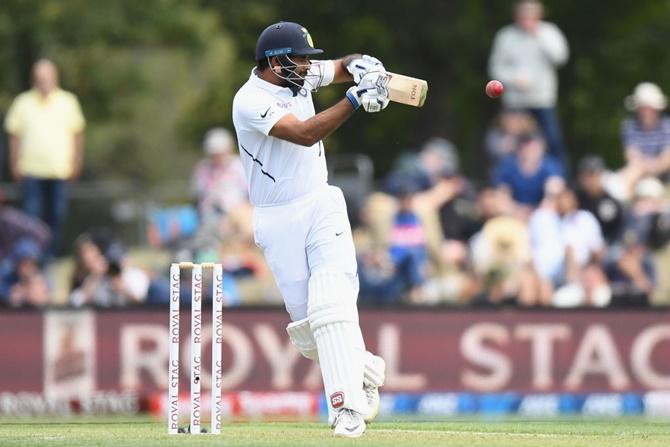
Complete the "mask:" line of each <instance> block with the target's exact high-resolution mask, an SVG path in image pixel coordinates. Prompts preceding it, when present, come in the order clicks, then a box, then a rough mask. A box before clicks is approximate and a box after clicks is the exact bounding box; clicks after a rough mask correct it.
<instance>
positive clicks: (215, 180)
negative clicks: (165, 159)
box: [191, 127, 248, 221]
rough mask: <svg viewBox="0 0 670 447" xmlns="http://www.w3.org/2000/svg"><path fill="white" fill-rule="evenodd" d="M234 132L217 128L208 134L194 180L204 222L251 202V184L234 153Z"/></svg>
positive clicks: (193, 186)
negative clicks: (249, 192) (249, 190)
mask: <svg viewBox="0 0 670 447" xmlns="http://www.w3.org/2000/svg"><path fill="white" fill-rule="evenodd" d="M234 145H235V142H234V140H233V137H232V135H231V133H230V132H229V131H228V130H226V129H224V128H222V127H215V128H213V129H210V130H209V131H208V132H207V133H206V134H205V139H204V142H203V149H204V151H205V155H206V158H204V159H202V160H200V161H199V162H198V164H197V165H196V167H195V169H194V171H193V178H192V180H191V184H192V189H193V193H194V194H195V196H196V198H197V199H198V209H199V210H200V215H201V217H202V219H203V220H204V221H207V220H208V219H209V218H214V219H216V218H217V217H219V216H221V215H223V214H225V213H226V212H227V211H229V210H231V209H233V208H235V207H236V206H238V205H240V204H242V203H245V202H247V197H248V194H247V184H246V180H245V177H244V169H243V167H242V162H241V161H240V158H239V157H238V156H237V155H236V154H235V153H234V152H233V149H234V147H233V146H234Z"/></svg>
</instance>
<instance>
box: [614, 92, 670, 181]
mask: <svg viewBox="0 0 670 447" xmlns="http://www.w3.org/2000/svg"><path fill="white" fill-rule="evenodd" d="M624 104H625V105H626V107H627V108H628V109H629V110H631V111H633V112H634V113H635V115H634V116H633V117H630V118H626V119H625V120H624V121H623V123H622V125H621V143H622V145H623V149H624V151H625V155H626V167H625V168H624V170H623V172H624V173H626V174H628V175H627V176H626V178H627V179H628V181H629V184H630V185H631V186H632V185H633V184H634V183H635V182H636V181H637V180H638V179H639V178H640V177H643V176H654V177H659V178H661V179H662V180H664V181H667V180H668V172H669V171H670V117H668V116H666V115H662V112H663V110H664V109H665V108H666V106H667V105H668V99H667V97H666V96H665V95H664V94H663V92H662V91H661V89H660V88H659V87H658V86H657V85H656V84H652V83H651V82H643V83H641V84H638V85H637V87H635V91H634V92H633V94H632V95H631V96H628V97H627V98H626V100H625V101H624Z"/></svg>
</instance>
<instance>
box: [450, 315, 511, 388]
mask: <svg viewBox="0 0 670 447" xmlns="http://www.w3.org/2000/svg"><path fill="white" fill-rule="evenodd" d="M485 340H488V341H491V342H494V343H495V344H497V345H506V344H507V343H508V342H509V333H508V331H507V329H506V328H505V326H503V325H501V324H495V323H480V324H475V325H473V326H470V327H469V328H468V329H467V330H466V331H465V333H464V334H463V336H462V337H461V343H460V348H461V354H462V355H463V358H465V359H466V360H468V361H470V362H471V363H473V364H474V365H476V366H478V367H480V368H484V369H487V370H488V371H489V372H487V373H478V372H476V371H473V370H471V369H466V370H465V371H463V372H462V373H461V382H462V383H463V385H465V386H467V387H469V388H474V389H476V390H478V391H492V390H497V389H499V388H501V387H503V386H505V385H506V384H507V382H509V380H510V378H511V377H512V364H511V363H510V361H509V359H508V358H507V357H506V356H505V355H504V354H502V353H501V352H498V351H497V350H495V349H493V348H491V347H488V346H486V345H485V343H484V341H485Z"/></svg>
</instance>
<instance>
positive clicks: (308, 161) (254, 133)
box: [233, 61, 357, 321]
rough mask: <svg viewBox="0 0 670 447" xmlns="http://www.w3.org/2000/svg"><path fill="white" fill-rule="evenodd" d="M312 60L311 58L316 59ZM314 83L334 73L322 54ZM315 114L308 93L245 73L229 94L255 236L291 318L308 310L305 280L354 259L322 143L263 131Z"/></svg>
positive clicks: (350, 265)
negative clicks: (285, 120)
mask: <svg viewBox="0 0 670 447" xmlns="http://www.w3.org/2000/svg"><path fill="white" fill-rule="evenodd" d="M315 62H316V61H315ZM322 68H323V78H322V80H321V83H320V85H319V87H321V86H325V85H328V84H330V83H331V82H332V81H333V77H334V72H335V68H334V64H333V62H332V61H323V65H322ZM289 113H290V114H293V115H294V116H295V117H296V118H298V119H299V120H302V121H304V120H307V119H309V118H311V117H312V116H314V115H315V111H314V103H313V102H312V94H311V92H310V91H309V90H306V89H303V90H302V91H301V92H299V93H298V94H297V95H296V96H294V95H293V91H292V90H291V89H289V88H286V87H280V86H277V85H274V84H271V83H269V82H266V81H264V80H262V79H260V78H259V77H258V76H256V74H255V73H254V70H252V72H251V76H250V77H249V80H248V81H247V82H246V83H245V84H244V85H243V86H242V87H241V88H240V90H239V91H238V92H237V94H236V95H235V99H234V100H233V123H234V125H235V131H236V133H237V141H238V145H239V150H240V157H241V159H242V162H243V165H244V171H245V174H246V179H247V186H248V188H249V198H250V201H251V203H252V204H253V205H254V206H255V209H254V238H255V241H256V244H257V245H258V246H259V247H260V248H261V249H262V250H263V253H264V254H265V258H266V260H267V262H268V264H269V266H270V269H271V270H272V273H273V275H274V277H275V280H276V282H277V285H278V287H279V289H280V291H281V294H282V297H283V298H284V302H285V304H286V309H287V310H288V312H289V314H290V315H291V319H292V320H293V321H296V320H300V319H303V318H306V317H307V301H308V281H309V277H310V275H311V274H313V273H314V272H317V271H331V272H337V273H345V274H347V275H351V276H352V277H355V275H356V270H357V265H356V256H355V250H354V244H353V239H352V236H351V227H350V225H349V220H348V218H347V210H346V205H345V202H344V196H343V194H342V191H341V190H340V189H339V188H337V187H335V186H331V185H328V183H327V181H328V171H327V168H326V157H325V151H324V147H323V142H321V141H319V142H317V143H316V144H314V145H313V146H311V147H306V146H301V145H299V144H295V143H291V142H289V141H285V140H281V139H278V138H274V137H272V136H270V135H269V133H270V130H271V129H272V127H273V126H274V125H275V124H276V123H277V122H278V121H279V120H280V119H281V118H283V117H284V116H285V115H287V114H289Z"/></svg>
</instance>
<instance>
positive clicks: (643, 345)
mask: <svg viewBox="0 0 670 447" xmlns="http://www.w3.org/2000/svg"><path fill="white" fill-rule="evenodd" d="M662 340H666V341H669V342H670V324H658V325H656V326H651V327H649V328H646V329H645V330H644V331H642V332H641V333H640V335H638V336H637V338H636V339H635V342H634V343H633V347H632V348H631V352H630V365H631V368H632V369H633V373H634V374H635V376H636V377H637V379H638V380H639V381H640V382H642V384H643V385H644V386H646V387H649V388H651V389H670V374H668V375H662V374H661V373H659V372H657V371H656V370H654V366H653V365H652V364H651V356H652V352H653V351H654V348H655V347H656V346H657V345H658V344H659V343H660V342H661V341H662Z"/></svg>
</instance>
